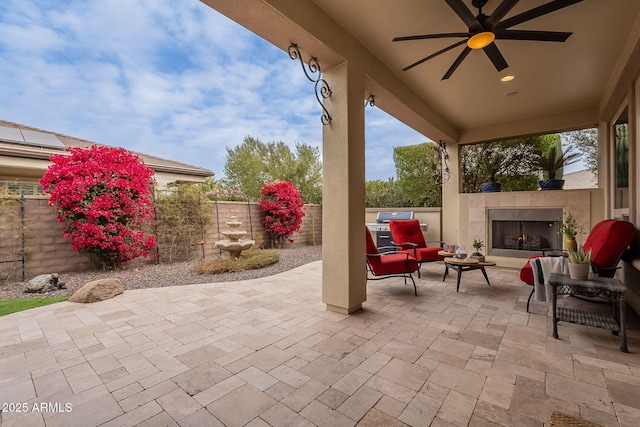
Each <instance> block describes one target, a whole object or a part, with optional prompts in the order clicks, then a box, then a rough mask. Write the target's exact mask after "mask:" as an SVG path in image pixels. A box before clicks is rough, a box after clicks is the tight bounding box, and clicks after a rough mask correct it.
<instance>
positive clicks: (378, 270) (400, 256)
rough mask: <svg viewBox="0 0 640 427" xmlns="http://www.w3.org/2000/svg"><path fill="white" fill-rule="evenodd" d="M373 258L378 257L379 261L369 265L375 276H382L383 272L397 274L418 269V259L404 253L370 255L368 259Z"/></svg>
mask: <svg viewBox="0 0 640 427" xmlns="http://www.w3.org/2000/svg"><path fill="white" fill-rule="evenodd" d="M373 258H378V260H379V262H377V263H376V264H375V266H374V265H371V264H370V265H371V267H372V268H371V269H372V271H373V273H374V274H375V275H376V276H382V275H385V274H398V273H413V272H414V271H417V270H418V261H416V259H415V258H413V257H411V256H410V257H408V258H407V256H406V255H405V254H404V253H395V254H387V255H382V256H379V257H370V258H369V259H370V261H372V260H373Z"/></svg>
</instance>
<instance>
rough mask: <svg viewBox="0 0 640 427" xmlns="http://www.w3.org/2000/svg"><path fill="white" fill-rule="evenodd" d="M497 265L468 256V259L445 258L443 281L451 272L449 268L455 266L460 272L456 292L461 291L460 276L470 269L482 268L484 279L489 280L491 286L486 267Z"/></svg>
mask: <svg viewBox="0 0 640 427" xmlns="http://www.w3.org/2000/svg"><path fill="white" fill-rule="evenodd" d="M493 265H496V263H495V262H480V261H478V260H477V259H473V258H466V259H458V258H455V257H449V258H445V259H444V276H442V281H443V282H444V279H446V278H447V275H448V274H449V268H453V269H454V270H456V271H457V272H458V281H457V283H456V292H458V291H460V278H461V277H462V273H463V272H465V271H470V270H480V271H482V274H483V275H484V279H485V280H486V281H487V285H489V286H491V283H490V282H489V277H488V276H487V271H486V270H485V269H484V268H485V267H490V266H493Z"/></svg>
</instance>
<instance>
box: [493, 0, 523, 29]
mask: <svg viewBox="0 0 640 427" xmlns="http://www.w3.org/2000/svg"><path fill="white" fill-rule="evenodd" d="M519 1H520V0H504V1H503V2H502V3H500V5H498V7H496V9H495V10H494V11H493V13H492V14H491V16H490V17H489V18H487V20H486V21H485V25H486V27H488V28H493V27H495V26H496V24H497V23H498V22H500V20H501V19H502V18H504V16H505V15H506V14H507V13H509V11H510V10H511V9H513V6H515V5H516V4H518V2H519Z"/></svg>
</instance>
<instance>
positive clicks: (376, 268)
mask: <svg viewBox="0 0 640 427" xmlns="http://www.w3.org/2000/svg"><path fill="white" fill-rule="evenodd" d="M365 229H366V233H367V234H366V251H367V263H369V267H370V268H371V271H372V272H373V274H375V275H376V276H383V275H386V274H402V273H413V272H414V271H417V270H418V261H416V259H415V258H414V257H412V256H409V257H407V255H406V254H405V253H392V254H382V255H380V252H379V251H378V247H377V246H376V244H375V243H374V242H373V237H372V236H371V232H370V231H369V229H368V228H366V227H365Z"/></svg>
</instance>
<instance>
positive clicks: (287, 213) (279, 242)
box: [259, 180, 304, 248]
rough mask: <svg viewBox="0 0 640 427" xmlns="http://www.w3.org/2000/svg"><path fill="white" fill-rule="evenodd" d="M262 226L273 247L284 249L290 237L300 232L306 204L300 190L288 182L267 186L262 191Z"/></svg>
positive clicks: (277, 182)
mask: <svg viewBox="0 0 640 427" xmlns="http://www.w3.org/2000/svg"><path fill="white" fill-rule="evenodd" d="M259 205H260V213H261V214H262V219H261V221H262V225H263V226H264V229H265V232H266V233H267V241H268V243H270V245H271V247H280V248H281V247H283V245H284V243H285V241H287V240H289V241H290V242H293V240H290V239H289V236H291V234H293V233H294V232H296V231H299V230H300V226H301V225H302V217H303V216H304V212H303V211H302V207H303V206H304V203H303V202H302V198H301V197H300V193H298V189H297V188H296V187H295V185H293V184H292V183H290V182H288V181H283V180H280V181H276V182H270V183H268V184H265V185H264V187H262V191H260V202H259Z"/></svg>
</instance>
